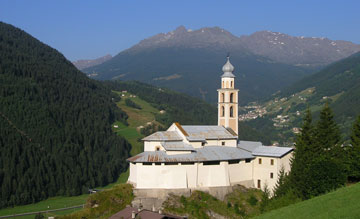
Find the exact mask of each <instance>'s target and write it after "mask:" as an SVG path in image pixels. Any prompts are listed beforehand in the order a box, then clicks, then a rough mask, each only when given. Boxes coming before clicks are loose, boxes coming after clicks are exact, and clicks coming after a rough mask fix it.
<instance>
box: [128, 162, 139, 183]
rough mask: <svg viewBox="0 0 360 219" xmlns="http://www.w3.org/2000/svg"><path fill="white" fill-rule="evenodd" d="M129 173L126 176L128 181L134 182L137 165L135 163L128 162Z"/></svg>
mask: <svg viewBox="0 0 360 219" xmlns="http://www.w3.org/2000/svg"><path fill="white" fill-rule="evenodd" d="M129 168H130V174H129V178H128V181H129V182H130V183H135V184H136V181H137V178H136V176H137V171H136V169H137V167H136V163H130V167H129Z"/></svg>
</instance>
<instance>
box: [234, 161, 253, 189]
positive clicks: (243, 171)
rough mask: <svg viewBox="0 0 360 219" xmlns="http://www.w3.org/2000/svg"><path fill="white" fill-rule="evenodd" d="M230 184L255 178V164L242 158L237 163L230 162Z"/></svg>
mask: <svg viewBox="0 0 360 219" xmlns="http://www.w3.org/2000/svg"><path fill="white" fill-rule="evenodd" d="M228 165H229V166H228V170H229V178H230V184H231V185H234V184H241V182H243V181H248V180H252V179H253V171H252V170H253V167H252V166H253V165H252V163H251V162H249V163H246V162H245V160H241V161H240V163H237V164H231V163H230V164H228Z"/></svg>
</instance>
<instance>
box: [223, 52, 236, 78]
mask: <svg viewBox="0 0 360 219" xmlns="http://www.w3.org/2000/svg"><path fill="white" fill-rule="evenodd" d="M222 70H223V72H224V74H223V75H221V77H222V78H235V75H234V74H233V71H234V66H233V65H232V64H231V63H230V57H229V56H228V57H227V61H226V63H225V65H224V66H223V67H222Z"/></svg>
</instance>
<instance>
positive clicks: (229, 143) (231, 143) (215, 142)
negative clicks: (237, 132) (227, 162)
mask: <svg viewBox="0 0 360 219" xmlns="http://www.w3.org/2000/svg"><path fill="white" fill-rule="evenodd" d="M223 142H224V145H223ZM215 145H218V146H230V147H236V146H237V144H236V139H230V140H229V139H225V140H222V139H219V140H217V139H216V140H207V142H206V144H205V146H215Z"/></svg>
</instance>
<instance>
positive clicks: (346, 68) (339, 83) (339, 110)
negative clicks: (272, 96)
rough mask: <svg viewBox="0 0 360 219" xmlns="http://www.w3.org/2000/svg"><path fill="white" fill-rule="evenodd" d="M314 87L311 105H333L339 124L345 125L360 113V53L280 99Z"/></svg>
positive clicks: (307, 80)
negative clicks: (325, 102)
mask: <svg viewBox="0 0 360 219" xmlns="http://www.w3.org/2000/svg"><path fill="white" fill-rule="evenodd" d="M308 88H314V89H315V92H314V95H312V96H311V97H309V98H308V101H307V102H308V104H310V105H316V104H319V102H324V101H328V102H330V103H331V104H330V106H331V108H333V110H334V112H335V114H336V115H337V118H338V121H339V122H346V121H347V120H348V119H349V118H352V119H353V118H355V117H356V116H357V115H358V114H359V113H360V52H358V53H355V54H353V55H351V56H350V57H348V58H345V59H343V60H340V61H338V62H335V63H333V64H331V65H329V66H328V67H326V68H324V69H323V70H321V71H319V72H317V73H316V74H313V75H311V76H308V77H306V78H304V79H302V80H300V81H298V82H296V83H295V84H293V85H292V86H290V87H288V88H286V89H284V90H283V91H282V92H281V93H279V95H280V96H287V95H289V94H294V93H297V92H300V91H302V90H305V89H308Z"/></svg>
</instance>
